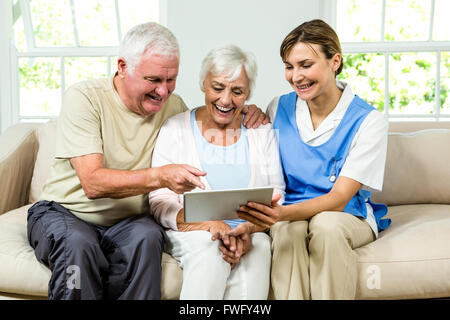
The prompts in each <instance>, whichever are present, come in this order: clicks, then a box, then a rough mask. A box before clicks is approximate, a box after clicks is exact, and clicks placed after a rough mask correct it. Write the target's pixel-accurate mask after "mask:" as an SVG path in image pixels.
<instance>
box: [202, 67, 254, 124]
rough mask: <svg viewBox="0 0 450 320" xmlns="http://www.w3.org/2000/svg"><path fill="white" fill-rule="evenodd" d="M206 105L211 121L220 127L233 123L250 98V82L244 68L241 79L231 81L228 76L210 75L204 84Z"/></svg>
mask: <svg viewBox="0 0 450 320" xmlns="http://www.w3.org/2000/svg"><path fill="white" fill-rule="evenodd" d="M204 91H205V105H206V110H207V112H208V115H209V117H210V118H211V120H213V121H214V122H215V124H216V125H218V126H219V127H224V126H227V125H229V124H230V123H232V122H233V120H234V119H235V118H236V117H237V116H239V115H240V114H241V108H242V107H243V106H244V103H245V101H246V100H247V98H248V97H249V94H250V88H249V80H248V77H247V74H246V72H245V69H244V68H242V70H241V73H240V75H239V77H237V78H236V79H235V80H234V81H230V80H229V77H228V76H227V75H223V74H222V75H217V76H215V75H213V74H211V73H209V74H208V75H207V77H206V79H205V82H204Z"/></svg>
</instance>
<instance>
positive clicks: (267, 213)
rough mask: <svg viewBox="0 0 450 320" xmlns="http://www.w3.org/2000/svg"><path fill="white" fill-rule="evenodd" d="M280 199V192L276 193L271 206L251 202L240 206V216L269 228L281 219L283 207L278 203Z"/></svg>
mask: <svg viewBox="0 0 450 320" xmlns="http://www.w3.org/2000/svg"><path fill="white" fill-rule="evenodd" d="M280 199H281V195H280V194H277V195H274V196H273V198H272V203H271V205H270V206H266V205H264V204H261V203H256V202H249V203H247V205H246V206H241V207H240V208H239V211H238V216H239V217H240V218H241V219H244V220H247V221H249V222H251V223H253V224H255V225H256V226H259V227H261V228H263V229H268V228H270V227H271V226H272V225H273V224H274V223H276V222H277V221H278V220H279V219H280V216H281V209H282V206H281V205H279V204H278V201H279V200H280Z"/></svg>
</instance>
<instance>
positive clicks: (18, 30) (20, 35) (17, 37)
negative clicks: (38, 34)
mask: <svg viewBox="0 0 450 320" xmlns="http://www.w3.org/2000/svg"><path fill="white" fill-rule="evenodd" d="M14 43H15V45H16V49H17V51H18V52H24V51H25V50H26V42H25V31H24V28H23V18H22V16H20V17H19V18H18V19H17V21H16V23H14Z"/></svg>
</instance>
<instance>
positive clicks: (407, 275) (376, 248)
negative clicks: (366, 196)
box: [355, 204, 450, 299]
mask: <svg viewBox="0 0 450 320" xmlns="http://www.w3.org/2000/svg"><path fill="white" fill-rule="evenodd" d="M388 217H389V218H391V219H392V224H391V226H390V227H389V228H388V229H387V230H385V231H383V232H381V233H380V237H379V239H378V240H376V241H375V242H372V243H370V244H368V245H366V246H364V247H362V248H359V249H356V250H355V252H356V253H357V259H358V278H359V279H358V288H357V298H359V299H371V298H372V299H373V298H376V299H415V298H434V297H450V245H449V244H450V232H449V230H450V206H449V205H437V204H435V205H433V204H428V205H404V206H395V207H390V208H389V214H388Z"/></svg>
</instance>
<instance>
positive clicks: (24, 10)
mask: <svg viewBox="0 0 450 320" xmlns="http://www.w3.org/2000/svg"><path fill="white" fill-rule="evenodd" d="M29 1H30V0H17V2H16V3H15V4H14V2H13V0H7V1H4V0H2V1H0V20H1V21H2V22H0V29H1V30H0V41H1V43H2V45H3V43H5V44H6V47H5V48H3V49H2V50H0V58H1V59H2V61H5V62H6V63H5V64H6V70H4V71H5V72H2V75H0V85H1V87H0V103H1V106H0V112H1V114H0V131H1V132H3V131H4V130H6V128H7V127H9V126H11V125H13V124H16V123H19V122H23V121H32V120H36V121H43V120H50V119H55V118H57V116H23V115H20V83H19V67H18V65H19V59H23V58H30V59H33V58H59V59H60V73H61V74H60V88H61V102H62V98H63V96H64V91H65V64H64V59H65V58H69V57H76V58H86V57H100V58H105V59H107V63H106V68H107V70H106V75H107V76H108V77H109V76H110V75H111V58H113V57H116V56H117V55H118V51H119V45H117V46H98V47H95V46H81V45H80V41H79V39H78V29H77V25H76V7H75V1H74V0H70V7H71V15H72V22H73V28H74V40H75V46H73V47H36V45H35V41H34V29H33V25H32V23H33V22H32V18H31V10H30V2H29ZM158 1H159V23H160V24H162V25H166V24H167V0H158ZM114 6H115V12H116V14H115V21H116V26H117V36H118V43H120V41H121V39H122V28H121V21H120V8H119V0H114ZM20 16H22V18H23V25H24V33H25V41H26V50H25V51H24V52H19V51H18V50H17V49H16V45H15V43H14V32H13V30H14V29H13V25H14V23H15V21H17V19H18V18H19V17H20Z"/></svg>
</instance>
